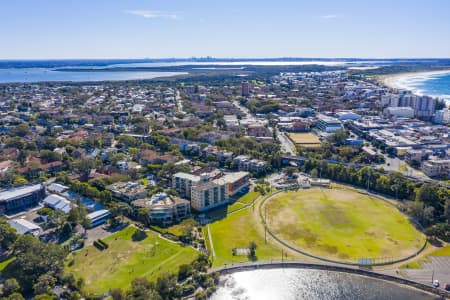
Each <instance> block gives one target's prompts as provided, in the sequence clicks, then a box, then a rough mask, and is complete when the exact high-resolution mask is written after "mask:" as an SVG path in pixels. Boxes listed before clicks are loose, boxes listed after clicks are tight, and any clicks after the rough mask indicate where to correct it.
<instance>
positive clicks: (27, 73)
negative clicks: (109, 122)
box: [0, 61, 370, 83]
mask: <svg viewBox="0 0 450 300" xmlns="http://www.w3.org/2000/svg"><path fill="white" fill-rule="evenodd" d="M99 62H101V61H99ZM31 63H34V62H31ZM348 63H352V62H342V61H289V62H286V61H245V62H240V61H233V62H220V61H214V62H168V63H161V62H156V63H155V62H150V63H123V64H110V65H107V66H105V65H101V64H99V65H98V66H95V65H92V64H90V65H84V66H83V65H77V66H67V67H66V66H64V65H63V64H60V65H59V67H58V68H65V69H66V70H67V71H64V72H61V71H55V70H54V69H52V68H45V67H41V68H0V83H12V82H43V81H75V82H81V81H107V80H111V81H119V80H139V79H152V78H156V77H166V76H174V75H181V74H186V73H180V72H142V71H123V72H122V71H116V72H107V71H103V72H70V69H71V68H74V67H75V68H77V69H83V68H88V69H104V68H117V67H122V68H123V67H127V68H139V67H141V68H142V67H169V66H183V65H197V66H199V69H201V67H202V66H206V65H216V66H217V67H213V68H209V69H236V66H239V65H243V64H244V65H265V66H282V65H312V64H317V65H325V66H338V65H346V64H348ZM359 63H364V62H358V64H359ZM368 63H370V62H368ZM24 64H25V66H26V64H27V62H26V61H25V62H20V64H19V65H21V66H22V67H23V66H24ZM227 66H228V67H227Z"/></svg>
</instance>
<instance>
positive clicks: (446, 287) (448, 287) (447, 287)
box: [445, 283, 450, 292]
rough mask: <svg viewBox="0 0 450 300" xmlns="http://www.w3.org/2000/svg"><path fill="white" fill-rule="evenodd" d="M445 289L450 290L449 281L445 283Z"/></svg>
mask: <svg viewBox="0 0 450 300" xmlns="http://www.w3.org/2000/svg"><path fill="white" fill-rule="evenodd" d="M445 290H446V291H449V292H450V283H446V284H445Z"/></svg>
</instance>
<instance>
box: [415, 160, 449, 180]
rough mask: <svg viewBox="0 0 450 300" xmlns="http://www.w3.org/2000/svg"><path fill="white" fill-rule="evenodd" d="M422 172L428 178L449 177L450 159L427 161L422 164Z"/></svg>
mask: <svg viewBox="0 0 450 300" xmlns="http://www.w3.org/2000/svg"><path fill="white" fill-rule="evenodd" d="M422 171H423V172H424V173H425V174H427V175H428V176H430V177H444V178H449V177H450V159H446V160H427V161H425V162H423V164H422Z"/></svg>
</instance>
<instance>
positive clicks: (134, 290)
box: [126, 277, 162, 300]
mask: <svg viewBox="0 0 450 300" xmlns="http://www.w3.org/2000/svg"><path fill="white" fill-rule="evenodd" d="M126 299H127V300H147V299H152V300H161V299H162V297H161V296H160V295H159V294H158V292H157V291H156V288H155V285H154V283H152V282H149V281H148V280H147V278H145V277H137V278H135V279H133V281H132V282H131V290H130V291H128V292H127V295H126Z"/></svg>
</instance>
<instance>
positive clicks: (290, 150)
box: [277, 130, 296, 155]
mask: <svg viewBox="0 0 450 300" xmlns="http://www.w3.org/2000/svg"><path fill="white" fill-rule="evenodd" d="M277 138H278V140H279V141H280V143H281V147H282V148H283V150H284V152H286V153H287V154H289V155H295V154H296V151H295V145H294V144H293V143H292V142H291V140H290V139H289V138H288V137H287V136H286V134H285V133H284V132H281V131H279V130H277Z"/></svg>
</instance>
